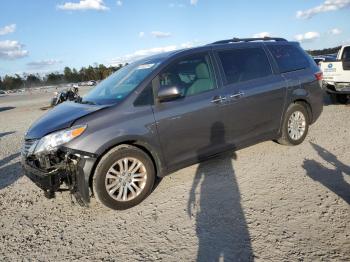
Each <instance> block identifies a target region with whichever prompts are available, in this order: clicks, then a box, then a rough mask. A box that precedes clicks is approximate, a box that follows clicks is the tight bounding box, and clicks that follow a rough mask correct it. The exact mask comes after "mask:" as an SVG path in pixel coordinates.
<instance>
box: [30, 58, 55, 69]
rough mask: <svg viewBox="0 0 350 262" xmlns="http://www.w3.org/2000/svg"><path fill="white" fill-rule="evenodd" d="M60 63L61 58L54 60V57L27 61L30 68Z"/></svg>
mask: <svg viewBox="0 0 350 262" xmlns="http://www.w3.org/2000/svg"><path fill="white" fill-rule="evenodd" d="M60 63H62V61H61V60H56V59H48V60H40V61H33V62H29V63H27V66H28V67H31V68H38V69H40V68H45V67H48V66H53V65H57V64H60Z"/></svg>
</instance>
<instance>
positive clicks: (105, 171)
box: [92, 145, 156, 210]
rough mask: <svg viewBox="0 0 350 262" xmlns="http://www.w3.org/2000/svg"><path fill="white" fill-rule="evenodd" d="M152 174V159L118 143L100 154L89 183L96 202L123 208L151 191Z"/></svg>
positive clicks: (139, 200) (114, 207) (133, 204)
mask: <svg viewBox="0 0 350 262" xmlns="http://www.w3.org/2000/svg"><path fill="white" fill-rule="evenodd" d="M155 177H156V175H155V168H154V165H153V162H152V160H151V158H150V157H149V156H148V155H147V154H146V153H145V152H144V151H142V150H141V149H139V148H137V147H134V146H130V145H120V146H117V147H115V148H113V149H111V150H110V151H109V152H107V153H106V154H105V155H104V156H103V157H102V158H101V160H100V162H99V163H98V165H97V167H96V171H95V174H94V177H93V181H92V186H93V191H94V194H95V196H96V199H97V200H98V202H100V203H102V204H103V205H105V206H107V207H109V208H111V209H115V210H124V209H128V208H131V207H133V206H136V205H137V204H139V203H140V202H142V201H143V200H144V199H145V198H146V197H147V196H148V195H149V194H150V193H151V192H152V188H153V186H154V182H155Z"/></svg>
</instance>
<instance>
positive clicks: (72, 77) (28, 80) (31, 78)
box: [0, 64, 123, 90]
mask: <svg viewBox="0 0 350 262" xmlns="http://www.w3.org/2000/svg"><path fill="white" fill-rule="evenodd" d="M121 67H123V65H121V64H120V65H119V66H109V67H106V66H105V65H103V64H100V65H95V66H88V67H82V68H81V69H80V70H79V71H78V70H76V69H75V68H72V69H71V68H70V67H68V66H66V67H65V68H64V70H63V73H61V72H53V73H49V74H47V75H45V76H40V75H39V74H25V73H24V74H23V75H19V74H15V75H14V76H10V75H5V76H4V77H3V78H1V77H0V90H14V89H19V88H30V87H39V86H46V85H57V84H65V83H78V82H85V81H90V80H96V81H97V80H103V79H105V78H106V77H108V76H109V75H110V74H112V73H113V72H115V71H117V70H119V69H120V68H121Z"/></svg>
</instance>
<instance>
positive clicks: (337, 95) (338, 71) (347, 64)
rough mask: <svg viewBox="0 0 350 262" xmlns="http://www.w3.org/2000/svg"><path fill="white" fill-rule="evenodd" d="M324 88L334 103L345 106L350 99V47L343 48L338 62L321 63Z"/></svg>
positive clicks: (339, 53)
mask: <svg viewBox="0 0 350 262" xmlns="http://www.w3.org/2000/svg"><path fill="white" fill-rule="evenodd" d="M320 67H321V70H322V72H323V88H324V89H325V90H326V92H327V93H329V94H330V96H331V98H332V100H333V101H337V102H339V103H342V104H345V103H346V102H347V100H348V98H349V97H350V45H346V46H342V48H341V49H340V50H339V52H338V55H337V59H336V61H332V62H327V61H324V62H321V63H320Z"/></svg>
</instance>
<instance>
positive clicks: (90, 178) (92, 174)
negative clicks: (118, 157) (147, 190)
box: [89, 140, 158, 191]
mask: <svg viewBox="0 0 350 262" xmlns="http://www.w3.org/2000/svg"><path fill="white" fill-rule="evenodd" d="M120 145H130V146H134V147H137V148H139V149H141V150H142V151H143V152H145V153H146V154H147V155H148V156H149V157H150V158H151V160H152V162H153V165H154V169H155V171H156V174H158V165H157V163H156V161H155V159H154V157H153V155H152V154H151V152H150V151H149V150H148V149H147V148H146V147H144V146H142V145H140V144H139V143H138V141H136V140H130V141H124V142H122V143H118V144H116V145H113V146H111V147H109V148H107V149H106V150H105V151H103V153H102V154H101V155H100V156H99V157H98V158H97V159H96V162H95V164H94V167H93V168H92V170H91V174H90V176H89V187H90V189H91V191H92V180H93V176H94V173H95V170H96V167H97V165H98V163H99V162H100V160H101V158H102V157H103V156H104V155H105V154H106V153H107V152H108V151H110V150H111V149H112V148H114V147H117V146H120Z"/></svg>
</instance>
